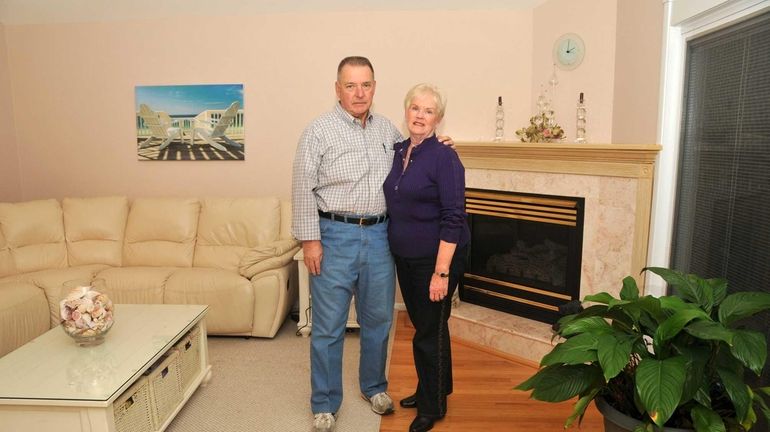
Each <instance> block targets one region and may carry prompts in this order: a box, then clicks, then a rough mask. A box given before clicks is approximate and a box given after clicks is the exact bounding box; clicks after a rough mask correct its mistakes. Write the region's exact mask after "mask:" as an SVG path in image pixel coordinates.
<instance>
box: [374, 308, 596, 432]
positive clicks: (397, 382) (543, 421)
mask: <svg viewBox="0 0 770 432" xmlns="http://www.w3.org/2000/svg"><path fill="white" fill-rule="evenodd" d="M413 334H414V328H413V327H412V324H411V322H410V321H409V317H408V316H407V315H406V312H403V311H401V312H399V313H398V318H397V320H396V333H395V338H394V341H393V350H392V352H391V360H390V369H389V373H388V381H389V385H388V392H389V393H390V395H391V396H392V397H393V400H394V402H395V403H396V412H395V414H393V415H389V416H384V417H383V418H382V423H381V425H380V432H404V431H408V430H409V424H410V423H411V422H412V420H413V419H414V416H415V415H416V410H413V409H404V408H401V407H399V406H398V401H399V400H400V399H402V398H404V397H406V396H409V395H410V394H412V393H413V392H414V388H415V385H416V382H417V377H416V373H415V371H414V362H413V360H412V335H413ZM452 368H453V369H452V370H453V375H454V393H452V395H450V396H449V401H448V404H449V407H448V412H447V415H446V417H444V419H443V420H441V421H439V422H436V425H435V426H434V428H433V431H435V432H442V431H453V432H454V431H463V432H518V431H522V432H547V431H548V432H550V431H559V430H563V429H564V421H565V420H566V419H567V417H569V415H570V413H571V412H572V405H573V401H567V402H563V403H560V404H553V403H545V402H539V401H535V400H532V399H529V393H525V392H522V391H518V390H514V389H513V387H514V386H516V385H517V384H518V383H520V382H522V381H524V380H525V379H527V378H528V377H530V376H531V375H532V374H533V373H534V372H535V371H537V365H536V364H534V363H530V362H527V361H525V360H520V359H516V358H514V357H512V356H507V355H505V354H502V353H497V352H493V351H492V350H489V349H486V348H484V347H482V346H480V345H475V344H472V343H468V342H465V341H463V342H460V341H457V340H454V339H453V340H452ZM573 430H578V429H577V427H576V426H573ZM579 430H581V431H590V432H601V431H603V430H604V427H603V426H602V417H601V414H599V412H598V411H597V410H596V408H595V407H594V406H593V404H592V405H591V407H590V408H589V410H588V411H587V412H586V415H585V417H584V418H583V423H582V425H581V426H580V429H579Z"/></svg>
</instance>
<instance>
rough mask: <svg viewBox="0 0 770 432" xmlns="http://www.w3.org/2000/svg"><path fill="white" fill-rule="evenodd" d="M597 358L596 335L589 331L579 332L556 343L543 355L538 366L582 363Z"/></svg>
mask: <svg viewBox="0 0 770 432" xmlns="http://www.w3.org/2000/svg"><path fill="white" fill-rule="evenodd" d="M596 360H598V358H597V357H596V336H594V335H592V334H591V333H583V334H579V335H577V336H575V337H571V338H569V339H567V340H566V341H564V342H562V343H559V344H557V345H556V346H555V347H554V348H553V349H552V350H551V352H549V353H548V354H546V355H545V356H543V358H542V359H541V360H540V366H550V365H553V364H560V363H561V364H572V365H576V364H582V363H589V362H594V361H596Z"/></svg>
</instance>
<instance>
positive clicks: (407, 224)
mask: <svg viewBox="0 0 770 432" xmlns="http://www.w3.org/2000/svg"><path fill="white" fill-rule="evenodd" d="M394 148H395V151H396V152H395V157H394V159H393V168H392V169H391V171H390V174H388V177H387V178H386V179H385V183H384V185H383V189H384V191H385V201H386V202H387V205H388V214H389V215H390V224H389V226H388V241H389V242H390V251H391V252H392V253H393V254H394V255H398V256H402V257H407V258H416V257H428V256H435V255H436V253H437V252H438V246H439V240H444V241H446V242H449V243H456V244H457V247H458V248H461V247H463V246H465V245H466V244H468V241H469V240H470V231H469V229H468V223H467V221H466V215H465V168H464V167H463V164H462V163H461V162H460V158H459V157H458V156H457V153H456V152H455V151H454V150H453V149H452V148H451V147H448V146H445V145H444V144H441V143H440V142H439V141H438V140H437V139H436V137H435V135H434V136H432V137H430V138H426V139H425V140H424V141H423V142H422V143H421V144H420V145H419V146H417V147H415V148H414V149H413V150H412V154H411V162H410V163H409V165H408V166H407V168H406V171H405V172H403V173H402V171H403V166H404V163H403V157H404V155H406V151H407V149H408V148H409V139H407V140H405V141H403V142H400V143H397V144H396V145H395V146H394Z"/></svg>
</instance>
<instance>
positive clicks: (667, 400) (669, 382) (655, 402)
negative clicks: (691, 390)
mask: <svg viewBox="0 0 770 432" xmlns="http://www.w3.org/2000/svg"><path fill="white" fill-rule="evenodd" d="M686 364H687V360H686V359H685V358H684V357H682V356H678V357H671V358H668V359H666V360H656V359H652V358H646V359H642V361H641V362H640V363H639V366H638V367H637V369H636V391H637V392H638V393H639V398H640V399H641V402H642V404H643V405H644V407H645V411H646V412H647V414H648V415H649V416H650V418H651V419H652V421H653V422H655V424H657V425H658V426H660V427H662V426H663V425H664V424H665V423H666V421H668V419H669V418H670V417H671V415H672V414H673V413H674V410H676V407H677V405H678V404H679V399H680V398H681V396H682V389H683V387H684V380H685V366H686Z"/></svg>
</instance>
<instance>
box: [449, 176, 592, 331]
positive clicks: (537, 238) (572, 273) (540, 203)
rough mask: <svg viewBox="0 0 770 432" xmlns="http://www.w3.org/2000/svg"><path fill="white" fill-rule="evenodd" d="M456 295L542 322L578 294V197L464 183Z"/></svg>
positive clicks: (580, 234) (580, 203) (580, 229)
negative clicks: (466, 230)
mask: <svg viewBox="0 0 770 432" xmlns="http://www.w3.org/2000/svg"><path fill="white" fill-rule="evenodd" d="M465 200H466V211H467V212H468V221H469V224H470V227H471V246H470V258H469V262H468V267H467V270H466V273H465V275H464V278H463V283H462V285H461V287H460V299H461V300H463V301H467V302H469V303H474V304H478V305H481V306H486V307H490V308H493V309H497V310H501V311H504V312H508V313H512V314H515V315H520V316H524V317H527V318H530V319H535V320H538V321H542V322H547V323H553V322H555V321H556V320H557V319H558V318H559V316H560V315H559V306H561V305H562V304H564V303H567V302H569V301H571V300H576V299H578V298H579V295H580V263H581V255H582V238H583V204H584V200H583V198H572V197H560V196H545V195H534V194H522V193H511V192H499V191H489V190H481V189H467V190H466V193H465Z"/></svg>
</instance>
